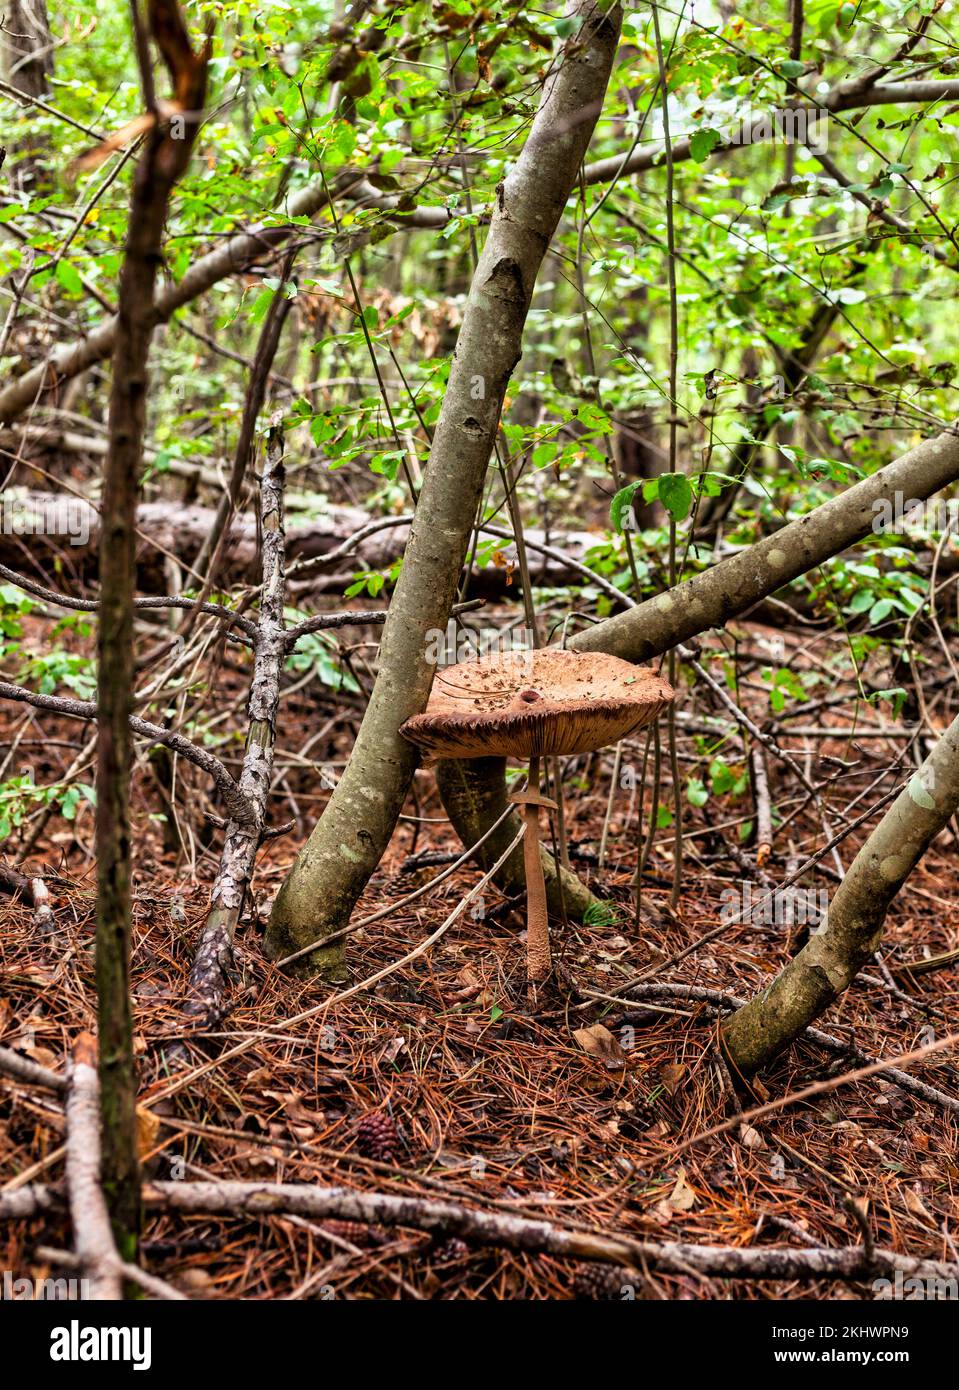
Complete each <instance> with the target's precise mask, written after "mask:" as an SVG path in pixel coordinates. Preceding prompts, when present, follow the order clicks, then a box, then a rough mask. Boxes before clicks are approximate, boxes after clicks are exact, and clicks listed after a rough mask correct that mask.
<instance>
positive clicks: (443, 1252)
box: [433, 1236, 470, 1265]
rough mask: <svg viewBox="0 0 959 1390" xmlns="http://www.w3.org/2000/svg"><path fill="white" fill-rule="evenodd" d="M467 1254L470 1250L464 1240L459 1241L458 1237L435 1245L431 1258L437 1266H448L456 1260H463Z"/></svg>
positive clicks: (452, 1237)
mask: <svg viewBox="0 0 959 1390" xmlns="http://www.w3.org/2000/svg"><path fill="white" fill-rule="evenodd" d="M469 1252H470V1248H469V1246H468V1245H467V1244H466V1241H465V1240H460V1238H459V1236H450V1237H449V1239H448V1240H444V1241H443V1242H442V1243H441V1244H440V1245H437V1247H436V1249H435V1250H434V1252H433V1258H434V1259H435V1260H436V1263H437V1264H441V1265H449V1264H455V1263H456V1261H457V1260H465V1259H466V1256H467V1255H468V1254H469Z"/></svg>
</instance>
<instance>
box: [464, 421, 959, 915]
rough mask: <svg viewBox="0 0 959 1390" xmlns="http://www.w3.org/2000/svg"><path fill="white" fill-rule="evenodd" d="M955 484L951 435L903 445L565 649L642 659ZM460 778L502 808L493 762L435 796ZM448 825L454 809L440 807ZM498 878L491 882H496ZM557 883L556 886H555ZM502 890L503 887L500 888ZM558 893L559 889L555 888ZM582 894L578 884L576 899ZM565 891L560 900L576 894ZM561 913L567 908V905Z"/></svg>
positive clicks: (476, 826) (473, 827)
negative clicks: (895, 509)
mask: <svg viewBox="0 0 959 1390" xmlns="http://www.w3.org/2000/svg"><path fill="white" fill-rule="evenodd" d="M957 479H959V433H956V432H954V431H952V430H947V431H944V432H943V433H942V434H939V435H936V436H935V437H934V438H932V439H927V440H925V441H924V442H923V443H922V444H919V445H917V447H916V448H915V449H910V450H909V452H908V453H905V454H903V455H902V457H901V458H898V459H896V460H895V461H894V462H892V463H889V464H887V465H886V466H885V468H880V469H879V470H878V472H876V473H874V474H872V476H871V477H869V478H865V479H863V481H862V482H860V483H856V484H855V485H854V486H853V487H851V488H849V489H847V491H846V492H844V493H842V494H840V496H838V497H833V498H831V499H830V500H829V501H828V502H824V503H823V504H822V505H821V506H819V507H817V508H816V509H815V510H814V511H811V512H808V513H807V514H806V515H805V516H803V517H800V518H799V519H798V521H791V522H789V523H788V525H786V526H784V527H782V529H781V530H779V531H776V532H775V533H774V534H773V535H771V536H768V537H767V538H766V539H765V540H762V541H760V542H759V543H758V545H753V546H750V547H749V549H748V550H742V551H740V552H739V553H738V554H736V555H731V556H730V557H729V558H728V559H726V560H721V561H720V562H719V564H718V565H713V566H712V568H711V569H708V570H704V571H703V573H702V574H698V575H696V576H695V577H694V578H692V579H687V580H685V581H684V582H683V583H681V584H677V585H676V587H675V588H673V589H668V590H666V591H665V592H664V593H662V594H657V595H656V597H655V598H651V599H647V600H646V601H645V602H644V603H639V604H636V605H635V606H634V607H632V608H629V609H627V610H626V611H625V612H623V613H619V614H617V615H616V616H615V617H612V618H608V619H607V620H606V621H605V622H603V623H598V624H597V625H596V626H595V627H588V628H586V629H585V630H584V631H582V632H579V633H577V634H576V635H575V636H574V637H572V638H570V640H569V642H568V643H567V646H568V647H569V648H570V649H571V650H573V651H594V652H608V653H609V654H610V655H612V656H618V657H621V658H622V659H623V660H625V661H648V660H650V659H651V658H653V657H655V656H661V655H662V654H663V653H664V652H667V651H668V650H669V649H670V647H674V646H677V645H678V644H680V643H681V642H683V641H685V640H687V639H688V638H690V637H693V636H695V635H696V634H697V633H700V632H704V631H706V630H707V629H708V628H711V627H722V626H723V624H725V623H727V622H728V621H729V620H730V619H731V618H735V617H737V616H738V615H739V614H741V613H743V612H745V611H746V610H747V609H749V608H751V607H752V606H753V605H754V604H755V603H757V602H759V601H760V600H761V599H763V598H766V597H768V596H769V595H770V594H772V593H774V592H775V591H776V590H777V589H779V588H781V587H782V586H783V585H785V584H788V583H790V582H791V581H792V580H794V579H797V578H798V577H799V576H800V575H802V574H806V573H808V572H809V571H810V570H812V569H815V567H816V566H817V565H821V564H823V563H824V561H826V560H828V559H831V558H832V556H834V555H838V554H839V553H840V552H841V551H843V550H845V549H846V548H847V547H848V546H850V545H853V544H855V543H856V542H857V541H860V540H862V539H863V538H864V537H866V536H868V535H869V534H870V533H871V531H872V530H873V528H874V527H875V525H876V522H877V518H878V517H879V516H880V512H881V504H883V503H889V504H891V505H893V506H894V505H895V502H896V494H897V493H898V494H900V500H901V501H903V503H905V501H907V500H908V499H911V498H915V499H919V500H924V499H925V498H927V497H931V496H932V495H933V493H936V492H938V491H939V490H940V489H941V488H943V487H945V486H946V485H947V484H949V483H953V482H956V480H957ZM463 781H468V782H469V784H470V795H471V798H472V802H473V804H474V805H475V806H476V807H478V808H483V807H485V806H489V807H490V808H492V807H495V806H502V805H504V804H505V798H506V788H505V784H504V782H503V776H502V769H501V767H500V765H499V764H498V763H497V760H496V759H484V760H481V761H480V762H478V763H474V764H473V765H472V767H471V768H469V769H465V770H464V771H463V772H461V773H458V774H455V775H454V774H453V773H452V772H451V771H444V773H443V780H442V782H441V794H442V795H443V798H444V802H446V795H447V791H446V789H448V788H450V787H454V788H455V787H456V786H458V785H459V784H460V783H461V782H463ZM446 809H447V811H448V812H449V814H450V818H451V820H453V823H454V825H455V823H456V813H455V812H454V810H453V809H452V808H451V807H450V805H449V804H447V807H446ZM494 819H495V815H493V816H491V817H490V818H486V817H485V816H477V817H476V818H475V819H474V820H473V821H472V822H471V823H470V826H469V839H466V840H464V843H465V844H475V842H476V840H477V839H479V837H480V835H482V834H483V833H484V832H485V831H487V830H488V829H489V827H490V825H491V824H492V822H493V820H494ZM497 882H499V880H497ZM564 884H565V880H564ZM501 886H502V885H501ZM564 891H565V890H564ZM585 891H586V890H585V889H584V888H583V886H582V885H581V884H580V885H579V895H581V894H582V893H584V892H585ZM579 895H577V894H575V893H573V892H571V893H570V896H569V901H570V902H573V903H575V902H576V901H578V900H580V896H579ZM568 910H569V909H568Z"/></svg>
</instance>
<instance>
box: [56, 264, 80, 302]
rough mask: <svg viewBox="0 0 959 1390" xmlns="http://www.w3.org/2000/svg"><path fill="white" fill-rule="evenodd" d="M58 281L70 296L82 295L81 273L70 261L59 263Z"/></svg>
mask: <svg viewBox="0 0 959 1390" xmlns="http://www.w3.org/2000/svg"><path fill="white" fill-rule="evenodd" d="M57 281H58V282H59V283H60V284H61V285H62V286H63V288H64V289H65V290H66V291H67V293H68V294H82V293H83V281H82V280H81V279H80V274H79V271H78V270H77V269H76V267H75V266H72V265H71V264H70V262H69V261H57Z"/></svg>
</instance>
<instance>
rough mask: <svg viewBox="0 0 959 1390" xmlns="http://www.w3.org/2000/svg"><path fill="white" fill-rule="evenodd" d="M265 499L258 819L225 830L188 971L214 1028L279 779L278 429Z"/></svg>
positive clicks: (251, 764)
mask: <svg viewBox="0 0 959 1390" xmlns="http://www.w3.org/2000/svg"><path fill="white" fill-rule="evenodd" d="M260 498H261V500H260V512H261V516H262V522H263V587H262V590H261V593H260V614H259V624H258V627H257V638H256V655H255V657H254V665H253V680H252V682H251V684H250V701H249V706H248V711H247V712H248V715H249V720H250V725H249V729H248V732H247V737H246V752H245V753H244V755H243V771H242V773H241V774H240V793H241V795H242V796H243V797H244V798H245V799H246V801H247V803H248V804H249V806H250V808H251V809H252V812H253V815H252V818H251V819H248V820H246V821H244V822H240V821H237V820H231V821H230V823H229V825H228V826H227V829H226V838H225V840H224V844H223V853H222V855H221V856H220V864H219V868H218V869H217V875H216V882H215V883H214V885H213V892H212V894H211V907H210V913H209V916H208V917H207V919H206V923H205V924H204V927H203V931H202V932H201V933H200V940H199V942H198V944H197V950H196V956H195V958H194V961H193V969H192V970H191V972H190V991H191V998H190V1000H189V1002H188V1003H187V1006H186V1012H187V1013H188V1014H192V1015H194V1016H198V1017H200V1018H202V1019H203V1020H204V1022H206V1023H208V1024H212V1023H214V1022H215V1021H216V1020H217V1019H218V1018H220V1017H221V1016H222V1013H223V999H224V995H225V992H226V989H227V986H228V983H229V970H230V967H231V965H232V961H233V934H234V932H235V930H236V924H237V922H238V921H239V919H240V911H241V909H242V907H243V899H244V898H245V896H246V891H247V888H248V886H249V883H250V878H251V876H252V874H253V866H254V864H255V862H256V852H257V850H258V849H259V846H260V840H261V838H262V834H263V830H264V828H265V826H266V812H267V801H268V799H269V795H270V782H271V780H272V776H273V748H274V741H275V737H276V713H277V709H278V707H279V703H280V672H281V671H282V669H283V658H284V654H285V650H286V648H285V643H284V631H283V595H284V573H283V566H284V551H283V435H282V432H281V430H280V428H279V426H276V427H275V428H274V429H272V430H271V432H270V437H269V442H268V445H267V457H266V466H265V468H264V470H263V479H262V482H261V492H260Z"/></svg>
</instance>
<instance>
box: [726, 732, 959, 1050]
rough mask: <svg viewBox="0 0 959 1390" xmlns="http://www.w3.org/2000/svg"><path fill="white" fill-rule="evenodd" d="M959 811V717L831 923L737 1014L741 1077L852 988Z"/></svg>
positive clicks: (860, 862) (895, 807) (905, 794)
mask: <svg viewBox="0 0 959 1390" xmlns="http://www.w3.org/2000/svg"><path fill="white" fill-rule="evenodd" d="M957 810H959V718H957V719H955V720H954V721H953V723H952V724H950V726H949V728H948V729H947V730H946V732H945V733H944V734H943V736H942V738H941V739H940V740H939V742H938V743H937V744H936V746H935V748H934V749H933V751H932V752H931V753H930V755H929V757H928V758H927V759H926V761H925V762H924V763H923V765H922V767H921V768H920V769H919V771H918V772H916V773H914V774H913V776H912V777H911V778H910V780H909V782H907V784H906V786H905V788H904V789H903V791H901V792H900V793H899V796H898V797H897V798H896V800H895V801H894V802H893V803H892V805H891V806H890V808H889V810H888V811H887V812H886V814H885V815H884V816H883V818H882V820H881V821H880V822H879V824H878V825H877V826H876V828H875V830H874V831H873V832H872V834H871V835H870V836H869V839H868V840H867V841H866V843H865V844H864V845H863V847H862V849H861V850H860V851H859V853H858V854H857V855H856V858H855V859H854V860H853V863H852V867H851V868H850V870H849V872H848V873H847V875H846V877H845V878H844V879H843V881H842V883H841V884H840V886H839V888H837V890H836V895H835V897H834V898H833V900H832V902H831V903H830V905H829V911H828V913H827V915H826V919H825V922H824V923H823V924H822V925H821V926H820V927H818V928H817V929H816V930H815V931H813V932H812V933H811V934H810V937H809V941H808V942H807V944H806V945H805V946H804V947H803V948H802V950H801V951H800V952H799V954H798V956H796V957H795V958H794V959H793V960H791V961H790V962H789V964H788V965H787V966H786V968H785V969H784V970H783V971H782V972H781V973H780V974H779V975H777V976H776V978H775V980H773V982H772V984H771V985H769V986H768V987H767V988H766V989H764V990H763V991H762V993H761V994H758V995H757V996H756V997H755V998H754V999H751V1000H750V1002H749V1003H748V1004H746V1005H744V1007H743V1008H741V1009H738V1010H737V1011H736V1013H734V1014H733V1016H732V1018H730V1019H729V1020H728V1021H727V1023H726V1025H725V1027H724V1028H723V1046H724V1048H725V1050H726V1053H727V1055H728V1057H729V1059H730V1061H731V1062H732V1064H733V1065H734V1066H735V1068H736V1070H737V1071H739V1072H740V1073H741V1074H742V1075H743V1076H751V1075H752V1074H753V1073H754V1072H756V1071H758V1070H759V1069H760V1067H763V1066H765V1064H766V1063H767V1062H769V1061H771V1060H772V1059H773V1058H774V1057H775V1056H776V1055H777V1053H779V1052H782V1050H783V1048H785V1047H788V1045H789V1044H790V1043H791V1042H792V1041H793V1040H794V1039H795V1038H798V1036H799V1034H800V1033H801V1032H802V1031H803V1029H805V1028H808V1026H809V1024H810V1023H812V1021H813V1020H814V1019H815V1018H817V1017H818V1016H819V1014H821V1013H822V1012H823V1010H824V1009H827V1008H828V1007H829V1005H830V1004H832V1003H833V1001H834V1000H835V999H837V998H838V997H839V995H840V994H842V992H843V990H845V989H847V988H848V986H849V984H850V983H851V982H852V980H853V979H854V977H855V976H856V974H857V973H858V972H859V971H860V970H861V969H862V967H863V966H864V965H865V964H866V962H867V961H868V960H869V958H870V957H871V956H872V954H873V952H874V951H875V950H876V947H877V946H878V945H879V940H880V938H881V936H882V928H883V923H884V922H885V920H886V913H887V912H888V911H889V905H890V903H891V902H892V900H893V898H895V896H896V894H897V893H898V892H899V890H900V888H901V887H902V886H903V884H904V883H905V881H906V879H907V878H908V877H909V875H910V874H911V873H912V871H913V869H914V868H915V867H916V865H917V864H918V862H919V860H920V859H921V858H922V856H923V854H924V853H925V851H926V850H927V849H928V848H929V846H930V844H931V843H932V841H933V840H934V839H935V838H936V836H937V835H938V834H939V832H940V831H941V830H943V829H944V828H945V826H946V824H947V823H948V821H949V819H950V818H951V817H952V816H954V815H955V813H956V811H957Z"/></svg>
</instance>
